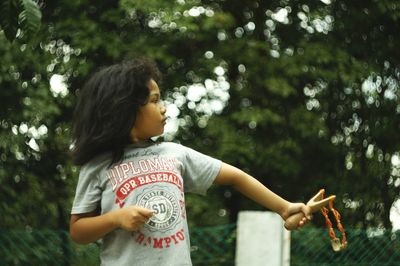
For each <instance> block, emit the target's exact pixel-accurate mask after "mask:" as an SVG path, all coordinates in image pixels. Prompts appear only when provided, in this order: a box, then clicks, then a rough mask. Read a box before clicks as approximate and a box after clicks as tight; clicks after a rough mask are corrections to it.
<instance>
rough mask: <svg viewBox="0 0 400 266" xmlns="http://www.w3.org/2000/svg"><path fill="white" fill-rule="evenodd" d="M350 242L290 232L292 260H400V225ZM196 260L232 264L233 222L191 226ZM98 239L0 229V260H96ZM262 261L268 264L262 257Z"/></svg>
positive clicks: (320, 233)
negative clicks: (341, 246)
mask: <svg viewBox="0 0 400 266" xmlns="http://www.w3.org/2000/svg"><path fill="white" fill-rule="evenodd" d="M346 233H347V236H348V247H347V249H346V250H343V251H341V252H334V251H333V250H332V248H331V246H330V239H329V236H328V232H327V230H326V229H317V228H312V227H306V228H303V229H302V230H299V231H294V232H292V234H291V258H290V260H291V265H293V266H300V265H304V266H305V265H307V266H308V265H319V266H320V265H322V266H328V265H329V266H331V265H354V266H361V265H365V266H366V265H368V266H370V265H379V266H380V265H386V266H389V265H390V266H392V265H393V266H395V265H400V231H397V232H395V233H393V232H389V231H365V230H347V231H346ZM191 242H192V260H193V264H194V265H195V266H199V265H208V266H213V265H215V266H219V265H224V266H225V265H226V266H227V265H234V261H235V260H234V257H235V247H236V225H235V224H229V225H223V226H216V227H205V228H192V229H191ZM98 264H99V246H98V245H97V244H90V245H76V244H74V243H72V242H71V241H70V239H69V236H68V232H65V231H54V230H41V231H30V230H12V231H5V230H0V265H77V266H78V265H79V266H80V265H83V266H90V265H98ZM266 265H268V264H267V263H266Z"/></svg>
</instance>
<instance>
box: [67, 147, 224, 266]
mask: <svg viewBox="0 0 400 266" xmlns="http://www.w3.org/2000/svg"><path fill="white" fill-rule="evenodd" d="M109 164H110V158H109V156H108V155H106V154H104V155H100V156H97V157H96V158H94V159H93V160H91V161H90V162H88V163H87V164H85V165H84V166H83V167H82V168H81V171H80V175H79V181H78V185H77V189H76V194H75V200H74V203H73V206H72V211H71V214H81V213H87V212H91V211H94V210H96V209H101V213H102V214H104V213H107V212H110V211H112V210H116V209H118V208H123V207H124V206H131V205H139V206H142V207H145V208H148V209H152V210H153V211H154V215H153V217H152V218H151V219H150V220H149V221H148V222H147V224H145V225H144V226H143V227H142V228H141V229H140V230H138V231H136V232H128V231H125V230H123V229H116V230H114V231H112V232H110V233H108V234H107V235H106V236H104V237H103V239H102V248H101V255H100V257H101V262H102V265H116V266H123V265H143V266H151V265H157V266H160V265H167V266H172V265H173V266H175V265H192V263H191V259H190V239H189V230H188V225H187V220H186V211H185V196H184V192H194V193H198V194H205V193H206V191H207V189H208V188H209V187H210V186H211V184H212V183H213V181H214V179H215V177H216V176H217V174H218V172H219V170H220V168H221V161H219V160H216V159H214V158H212V157H209V156H207V155H204V154H201V153H199V152H197V151H195V150H192V149H190V148H187V147H185V146H182V145H179V144H175V143H170V142H162V143H158V144H147V143H146V144H144V143H142V144H136V145H129V146H128V147H127V148H126V149H125V153H124V157H123V160H122V162H120V163H117V164H114V165H112V166H111V167H109Z"/></svg>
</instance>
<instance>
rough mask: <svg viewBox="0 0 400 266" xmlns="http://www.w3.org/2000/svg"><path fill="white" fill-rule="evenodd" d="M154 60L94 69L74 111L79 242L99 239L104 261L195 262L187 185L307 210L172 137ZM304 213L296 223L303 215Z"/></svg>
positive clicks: (277, 207)
mask: <svg viewBox="0 0 400 266" xmlns="http://www.w3.org/2000/svg"><path fill="white" fill-rule="evenodd" d="M159 78H160V74H159V71H158V69H157V67H156V66H155V64H154V63H153V62H151V61H149V60H146V59H137V60H132V61H129V62H124V63H121V64H116V65H113V66H110V67H107V68H104V69H102V70H100V71H99V72H97V73H95V74H94V75H93V76H92V77H91V78H90V80H89V81H88V82H87V84H86V85H85V87H84V89H83V90H82V91H81V92H80V95H79V100H78V103H77V106H76V110H75V116H74V127H73V135H74V136H73V137H74V145H73V149H72V155H73V160H74V162H75V163H76V164H77V165H81V166H82V167H81V171H80V175H79V181H78V185H77V188H76V194H75V199H74V203H73V207H72V211H71V214H72V215H71V221H70V234H71V238H72V239H73V240H74V241H75V242H77V243H82V244H85V243H90V242H93V241H96V240H99V239H102V248H101V263H102V265H118V266H122V265H145V266H149V265H157V266H158V265H192V263H191V259H190V241H189V230H188V226H187V220H186V211H185V198H184V192H194V193H200V194H205V193H206V191H207V189H208V188H209V187H210V186H211V185H212V184H222V185H231V186H233V187H234V188H236V189H237V190H238V191H240V192H241V193H242V194H244V195H246V196H247V197H249V198H251V199H252V200H254V201H256V202H257V203H259V204H261V205H263V206H264V207H266V208H268V209H270V210H272V211H274V212H276V213H278V214H279V215H280V216H281V217H282V218H283V219H284V220H286V219H287V218H288V217H289V216H290V215H292V214H295V213H298V212H302V213H303V214H304V216H305V217H309V216H310V210H309V208H308V207H307V206H306V205H304V204H303V203H291V202H288V201H286V200H284V199H282V198H281V197H279V196H278V195H276V194H274V193H273V192H271V191H270V190H269V189H267V188H266V187H264V186H263V185H262V184H261V183H260V182H258V181H257V180H256V179H254V178H253V177H251V176H250V175H248V174H246V173H244V172H243V171H241V170H239V169H237V168H235V167H233V166H231V165H228V164H226V163H223V162H221V161H220V160H217V159H214V158H211V157H209V156H207V155H204V154H201V153H199V152H197V151H194V150H192V149H190V148H187V147H184V146H182V145H179V144H175V143H168V142H161V143H156V142H153V141H152V140H151V138H152V137H154V136H158V135H161V134H162V133H163V131H164V126H165V123H166V116H165V112H166V109H165V107H164V106H163V104H162V103H161V100H160V89H159V87H158V85H157V82H158V81H159ZM305 217H304V218H303V219H302V220H301V221H300V222H299V224H298V226H299V227H301V226H303V225H304V223H305V222H306V218H305Z"/></svg>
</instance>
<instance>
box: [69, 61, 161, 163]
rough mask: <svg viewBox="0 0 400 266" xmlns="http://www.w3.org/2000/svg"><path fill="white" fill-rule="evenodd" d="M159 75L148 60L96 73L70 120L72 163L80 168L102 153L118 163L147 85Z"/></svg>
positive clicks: (79, 97)
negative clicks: (71, 124)
mask: <svg viewBox="0 0 400 266" xmlns="http://www.w3.org/2000/svg"><path fill="white" fill-rule="evenodd" d="M160 78H161V75H160V72H159V70H158V68H157V66H156V64H155V63H154V62H153V61H151V60H149V59H144V58H141V59H134V60H130V61H125V62H123V63H120V64H115V65H112V66H109V67H106V68H103V69H101V70H99V71H98V72H96V73H95V74H94V75H93V76H91V78H90V79H89V80H88V82H87V83H86V84H85V86H84V87H83V89H82V91H80V92H79V96H78V102H77V105H76V107H75V112H74V119H73V128H72V130H73V131H72V134H73V147H72V149H71V155H72V159H73V162H74V163H75V164H77V165H83V164H85V163H87V162H88V161H90V160H91V159H92V158H94V157H95V156H96V155H98V154H100V153H104V152H111V156H112V161H111V164H112V163H115V162H118V161H120V160H121V158H122V156H123V152H124V148H125V146H126V145H127V144H129V143H130V142H131V140H130V131H131V129H132V127H133V125H134V124H135V120H136V114H137V111H138V109H139V107H140V106H142V105H144V104H145V103H146V102H147V98H148V96H149V89H148V87H147V84H148V82H149V81H150V80H151V79H154V80H155V81H156V82H159V81H160Z"/></svg>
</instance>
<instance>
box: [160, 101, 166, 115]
mask: <svg viewBox="0 0 400 266" xmlns="http://www.w3.org/2000/svg"><path fill="white" fill-rule="evenodd" d="M160 111H161V114H165V112H167V108H165V105H164V103H163V102H162V103H161V109H160Z"/></svg>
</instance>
